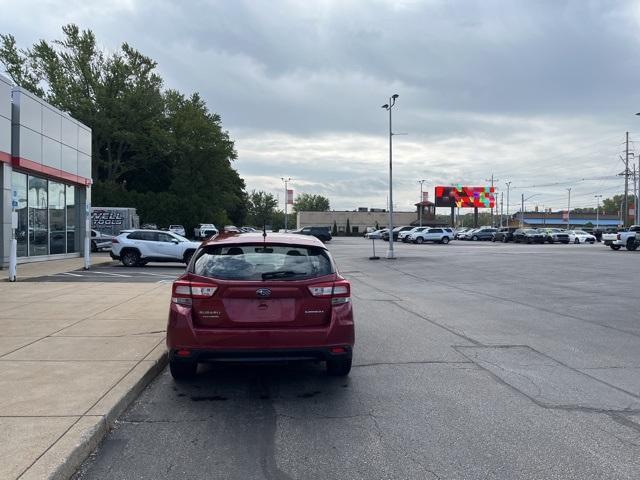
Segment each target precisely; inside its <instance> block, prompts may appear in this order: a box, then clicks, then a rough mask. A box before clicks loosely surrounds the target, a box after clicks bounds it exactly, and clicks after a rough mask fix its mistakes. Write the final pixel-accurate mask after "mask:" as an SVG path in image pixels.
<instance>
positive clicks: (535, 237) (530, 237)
mask: <svg viewBox="0 0 640 480" xmlns="http://www.w3.org/2000/svg"><path fill="white" fill-rule="evenodd" d="M513 241H514V242H515V243H544V235H543V234H542V233H540V232H539V231H538V230H536V229H535V228H519V229H517V230H516V231H515V232H513Z"/></svg>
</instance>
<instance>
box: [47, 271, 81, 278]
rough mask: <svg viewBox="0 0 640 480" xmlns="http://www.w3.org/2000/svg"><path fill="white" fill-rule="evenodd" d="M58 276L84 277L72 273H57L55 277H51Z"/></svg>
mask: <svg viewBox="0 0 640 480" xmlns="http://www.w3.org/2000/svg"><path fill="white" fill-rule="evenodd" d="M57 275H69V276H71V277H82V275H78V274H77V273H71V272H60V273H56V274H55V275H51V276H52V277H55V276H57Z"/></svg>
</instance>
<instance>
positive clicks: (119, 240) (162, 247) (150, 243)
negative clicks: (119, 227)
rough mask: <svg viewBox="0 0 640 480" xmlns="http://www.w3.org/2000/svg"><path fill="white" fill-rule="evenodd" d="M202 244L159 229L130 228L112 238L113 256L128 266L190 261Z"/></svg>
mask: <svg viewBox="0 0 640 480" xmlns="http://www.w3.org/2000/svg"><path fill="white" fill-rule="evenodd" d="M199 246H200V243H199V242H192V241H189V240H187V239H186V238H184V237H181V236H180V235H176V234H175V233H172V232H162V231H158V230H128V231H126V232H123V233H122V234H120V235H118V236H117V237H115V238H114V239H113V240H112V244H111V258H113V259H114V260H120V261H121V262H122V264H123V265H124V266H126V267H135V266H142V265H145V264H146V263H148V262H184V263H189V260H191V257H192V255H193V253H194V252H195V251H196V249H197V248H198V247H199Z"/></svg>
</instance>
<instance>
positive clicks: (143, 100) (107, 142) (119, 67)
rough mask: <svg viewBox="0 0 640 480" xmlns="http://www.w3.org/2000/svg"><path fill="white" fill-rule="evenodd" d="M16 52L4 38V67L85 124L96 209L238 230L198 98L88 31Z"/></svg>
mask: <svg viewBox="0 0 640 480" xmlns="http://www.w3.org/2000/svg"><path fill="white" fill-rule="evenodd" d="M62 32H63V36H62V38H61V39H59V40H53V41H51V42H47V41H45V40H41V41H39V42H38V43H36V44H34V45H32V46H31V47H30V48H26V49H21V48H19V47H18V46H17V45H16V41H15V38H14V37H13V36H12V35H10V34H3V35H0V62H1V63H2V64H3V66H4V68H5V70H6V72H7V74H8V75H9V76H10V77H11V78H12V80H13V81H14V82H15V83H16V84H17V85H19V86H21V87H23V88H25V89H27V90H29V91H31V92H32V93H34V94H36V95H38V96H39V97H41V98H43V99H44V100H46V101H47V102H49V103H51V104H52V105H54V106H56V107H57V108H59V109H60V110H63V111H65V112H68V113H69V114H70V115H71V116H72V117H74V118H76V119H78V120H79V121H81V122H82V123H84V124H86V125H87V126H89V127H91V129H92V132H93V153H92V165H93V179H94V182H95V183H94V188H93V202H92V203H93V204H94V205H97V206H128V207H136V208H138V213H139V214H140V216H141V218H142V219H143V221H145V222H154V223H158V224H160V225H168V224H169V223H181V224H183V225H185V226H186V227H187V228H191V227H193V226H195V225H197V224H198V223H200V222H214V223H216V224H222V225H223V224H226V223H236V224H242V223H243V222H244V220H245V216H246V210H247V194H246V192H245V184H244V181H243V179H242V178H240V176H239V175H238V172H237V171H236V170H235V169H234V168H233V161H234V160H235V159H236V157H237V154H236V151H235V148H234V143H233V140H232V139H231V138H230V136H229V133H228V132H227V131H225V130H224V129H223V127H222V122H221V119H220V116H219V115H217V114H215V113H213V112H211V111H209V109H208V107H207V105H206V103H205V102H204V100H203V99H202V98H201V97H200V96H199V95H198V94H197V93H193V94H191V95H185V94H183V93H181V92H178V91H176V90H171V89H165V88H164V84H163V80H162V78H161V77H160V75H159V74H158V73H157V71H156V67H157V64H156V62H155V61H153V60H152V59H151V58H149V57H147V56H145V55H143V54H142V53H140V52H139V51H137V50H136V49H134V48H133V47H132V46H131V45H129V44H127V43H123V44H122V45H121V47H120V48H119V49H118V50H117V51H115V52H113V53H109V54H108V53H105V52H104V51H103V50H102V49H100V48H99V47H98V45H97V41H96V37H95V35H94V33H93V32H92V31H91V30H80V29H79V28H78V27H77V26H76V25H66V26H64V27H63V28H62Z"/></svg>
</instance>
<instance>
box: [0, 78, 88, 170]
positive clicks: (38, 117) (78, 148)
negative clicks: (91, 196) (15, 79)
mask: <svg viewBox="0 0 640 480" xmlns="http://www.w3.org/2000/svg"><path fill="white" fill-rule="evenodd" d="M11 92H12V98H13V118H12V123H13V137H12V138H13V141H12V150H11V152H12V155H14V156H16V157H19V158H23V159H25V160H30V161H32V162H36V163H38V164H40V165H42V166H45V167H49V168H53V169H55V170H61V171H63V172H65V173H68V174H71V175H74V176H80V177H83V178H87V179H90V178H91V129H90V128H88V127H87V126H86V125H83V124H81V123H80V122H78V121H76V120H74V119H73V118H71V117H70V116H69V115H66V114H64V113H62V112H61V111H60V110H58V109H57V108H55V107H52V106H51V105H49V104H48V103H47V102H45V101H44V100H41V99H40V98H38V97H36V96H34V95H32V94H31V93H29V92H27V91H26V90H23V89H21V88H20V87H14V88H13V89H12V90H11ZM0 141H1V137H0ZM0 145H1V143H0Z"/></svg>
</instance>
